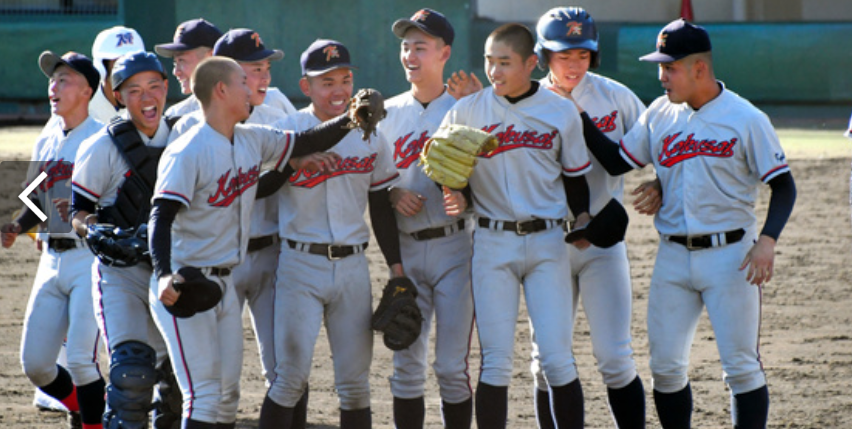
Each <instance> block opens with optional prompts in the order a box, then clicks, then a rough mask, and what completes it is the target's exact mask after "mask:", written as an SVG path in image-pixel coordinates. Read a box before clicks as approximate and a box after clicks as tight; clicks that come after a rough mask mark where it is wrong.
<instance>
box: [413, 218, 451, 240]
mask: <svg viewBox="0 0 852 429" xmlns="http://www.w3.org/2000/svg"><path fill="white" fill-rule="evenodd" d="M459 231H464V219H459V220H458V221H457V222H456V223H453V224H450V225H447V226H439V227H436V228H427V229H421V230H420V231H415V232H412V233H411V236H412V237H414V239H415V240H417V241H422V240H431V239H433V238H441V237H446V236H448V235H453V234H455V233H457V232H459Z"/></svg>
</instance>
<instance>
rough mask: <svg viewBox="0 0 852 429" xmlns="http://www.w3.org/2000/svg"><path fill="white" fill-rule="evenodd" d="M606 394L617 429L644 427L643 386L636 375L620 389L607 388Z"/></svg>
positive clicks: (639, 428) (640, 428)
mask: <svg viewBox="0 0 852 429" xmlns="http://www.w3.org/2000/svg"><path fill="white" fill-rule="evenodd" d="M606 395H607V398H608V399H609V408H610V410H612V417H613V418H614V419H615V425H616V427H618V429H642V428H644V427H645V388H644V387H643V386H642V380H641V379H640V378H639V376H638V375H637V376H636V378H634V379H633V381H631V382H630V384H628V385H627V386H624V387H622V388H621V389H610V388H607V389H606Z"/></svg>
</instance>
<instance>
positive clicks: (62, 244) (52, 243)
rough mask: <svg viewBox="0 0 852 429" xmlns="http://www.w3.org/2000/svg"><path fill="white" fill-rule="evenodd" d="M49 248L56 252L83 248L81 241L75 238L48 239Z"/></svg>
mask: <svg viewBox="0 0 852 429" xmlns="http://www.w3.org/2000/svg"><path fill="white" fill-rule="evenodd" d="M47 247H48V248H49V249H50V250H53V251H54V252H59V253H61V252H64V251H66V250H71V249H76V248H77V247H83V246H82V241H81V240H75V239H73V238H53V237H51V238H48V239H47Z"/></svg>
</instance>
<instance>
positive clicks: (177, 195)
mask: <svg viewBox="0 0 852 429" xmlns="http://www.w3.org/2000/svg"><path fill="white" fill-rule="evenodd" d="M160 194H163V195H171V196H174V197H178V198H180V199H182V200H183V201H184V202H185V203H186V205H187V206H189V203H190V201H189V198H187V197H186V196H185V195H183V194H179V193H177V192H172V191H160Z"/></svg>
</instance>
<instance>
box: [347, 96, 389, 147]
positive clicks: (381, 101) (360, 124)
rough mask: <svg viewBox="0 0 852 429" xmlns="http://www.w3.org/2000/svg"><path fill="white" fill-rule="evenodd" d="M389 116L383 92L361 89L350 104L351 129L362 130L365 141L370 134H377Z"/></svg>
mask: <svg viewBox="0 0 852 429" xmlns="http://www.w3.org/2000/svg"><path fill="white" fill-rule="evenodd" d="M387 114H388V112H387V111H386V110H385V98H384V97H382V93H381V92H379V91H376V90H375V89H369V88H366V89H360V90H358V92H357V93H356V94H355V96H354V97H352V100H350V102H349V119H350V122H349V128H361V130H362V132H363V137H364V140H368V139H369V138H370V134H376V126H377V125H378V124H379V121H381V120H382V119H384V118H385V116H387Z"/></svg>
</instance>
